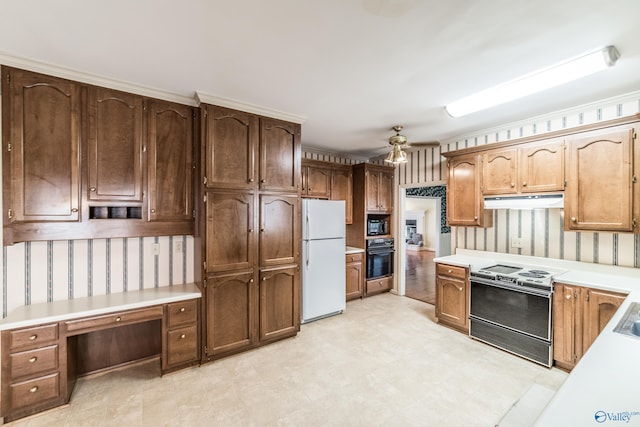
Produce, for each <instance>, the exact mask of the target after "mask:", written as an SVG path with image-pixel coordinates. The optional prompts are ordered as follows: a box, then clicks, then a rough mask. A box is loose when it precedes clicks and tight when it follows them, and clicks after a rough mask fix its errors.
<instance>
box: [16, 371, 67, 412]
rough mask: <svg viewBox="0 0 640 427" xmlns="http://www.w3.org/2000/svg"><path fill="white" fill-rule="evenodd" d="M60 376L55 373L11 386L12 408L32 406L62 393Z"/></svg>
mask: <svg viewBox="0 0 640 427" xmlns="http://www.w3.org/2000/svg"><path fill="white" fill-rule="evenodd" d="M59 379H60V376H59V375H58V373H57V372H56V373H55V374H51V375H47V376H44V377H40V378H35V379H32V380H29V381H23V382H20V383H16V384H11V385H10V386H9V389H10V392H11V408H13V409H18V408H23V407H26V406H31V405H34V404H37V403H40V402H44V401H47V400H49V399H53V398H56V397H58V396H59V395H60V384H59Z"/></svg>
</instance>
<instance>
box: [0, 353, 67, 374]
mask: <svg viewBox="0 0 640 427" xmlns="http://www.w3.org/2000/svg"><path fill="white" fill-rule="evenodd" d="M9 360H10V361H11V378H12V379H16V378H21V377H26V376H36V375H38V374H42V373H44V372H47V371H55V370H57V369H58V346H57V345H52V346H50V347H43V348H38V349H35V350H27V351H22V352H20V353H14V354H11V355H9Z"/></svg>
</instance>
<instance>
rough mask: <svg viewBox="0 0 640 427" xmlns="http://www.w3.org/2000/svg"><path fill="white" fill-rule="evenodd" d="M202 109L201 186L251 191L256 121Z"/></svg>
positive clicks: (235, 113)
mask: <svg viewBox="0 0 640 427" xmlns="http://www.w3.org/2000/svg"><path fill="white" fill-rule="evenodd" d="M204 108H205V110H204V111H205V114H206V117H205V121H204V122H205V125H204V128H205V129H204V139H205V146H206V154H205V173H206V177H205V178H206V179H205V186H206V187H207V188H214V187H215V188H238V189H250V188H255V186H256V182H255V179H256V159H255V155H256V147H257V146H258V132H259V128H258V126H259V125H258V117H257V116H255V115H253V114H249V113H244V112H241V111H236V110H230V109H228V108H222V107H216V106H212V105H206V106H205V107H204Z"/></svg>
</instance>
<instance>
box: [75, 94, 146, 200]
mask: <svg viewBox="0 0 640 427" xmlns="http://www.w3.org/2000/svg"><path fill="white" fill-rule="evenodd" d="M88 110H89V135H88V136H89V137H88V143H89V144H88V150H87V151H88V156H87V157H88V160H87V169H88V180H89V193H88V199H89V200H90V201H96V200H100V201H102V200H118V201H132V202H141V201H142V194H143V193H142V184H143V180H142V149H143V147H142V145H143V144H142V141H143V124H142V119H143V98H142V97H141V96H138V95H133V94H129V93H124V92H118V91H115V90H110V89H105V88H100V87H90V88H89V105H88Z"/></svg>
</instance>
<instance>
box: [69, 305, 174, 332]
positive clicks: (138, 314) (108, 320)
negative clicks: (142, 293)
mask: <svg viewBox="0 0 640 427" xmlns="http://www.w3.org/2000/svg"><path fill="white" fill-rule="evenodd" d="M162 313H163V308H162V306H154V307H150V308H143V309H140V310H131V311H123V312H120V313H113V314H106V315H104V316H95V317H87V318H84V319H80V320H70V321H67V322H65V324H66V326H67V333H68V334H69V333H74V332H75V333H80V331H81V332H82V333H84V332H90V331H92V330H96V331H97V330H100V329H104V328H113V327H115V326H120V325H128V324H131V323H138V322H146V321H149V320H154V319H161V318H162Z"/></svg>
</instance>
